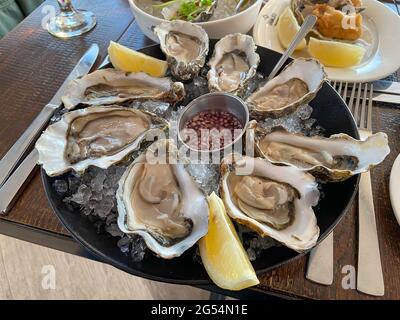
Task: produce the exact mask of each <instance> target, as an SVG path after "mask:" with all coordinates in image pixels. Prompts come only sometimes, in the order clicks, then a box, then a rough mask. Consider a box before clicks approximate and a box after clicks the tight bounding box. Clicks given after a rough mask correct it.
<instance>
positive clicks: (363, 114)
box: [360, 83, 368, 129]
mask: <svg viewBox="0 0 400 320" xmlns="http://www.w3.org/2000/svg"><path fill="white" fill-rule="evenodd" d="M367 94H368V83H366V84H365V86H364V95H363V99H362V101H361V102H362V103H361V117H360V129H366V125H367V119H366V115H367Z"/></svg>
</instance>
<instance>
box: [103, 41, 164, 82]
mask: <svg viewBox="0 0 400 320" xmlns="http://www.w3.org/2000/svg"><path fill="white" fill-rule="evenodd" d="M108 55H109V57H110V61H111V63H112V65H113V66H114V68H116V69H119V70H122V71H126V72H146V73H147V74H149V75H151V76H153V77H163V76H165V73H166V72H167V69H168V64H167V62H166V61H163V60H159V59H156V58H153V57H150V56H148V55H145V54H144V53H141V52H137V51H135V50H132V49H129V48H127V47H125V46H123V45H120V44H118V43H116V42H113V41H111V42H110V46H109V47H108Z"/></svg>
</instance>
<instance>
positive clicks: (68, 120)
mask: <svg viewBox="0 0 400 320" xmlns="http://www.w3.org/2000/svg"><path fill="white" fill-rule="evenodd" d="M167 127H168V124H167V122H166V121H165V120H164V119H161V118H158V117H156V116H155V115H153V114H150V113H148V112H145V111H139V110H135V109H131V108H123V107H118V106H107V107H104V106H100V107H88V108H85V109H80V110H76V111H71V112H69V113H66V114H65V115H64V116H63V117H62V118H61V120H60V121H58V122H56V123H54V124H52V125H50V126H49V127H48V128H47V129H46V131H44V132H43V134H42V135H41V136H40V138H39V139H38V141H37V142H36V149H37V150H38V152H39V161H38V163H39V164H41V165H43V169H44V170H45V171H46V173H47V174H48V175H49V176H57V175H60V174H62V173H64V172H66V171H69V170H74V171H76V172H83V171H85V170H86V168H88V167H89V166H96V167H99V168H103V169H106V168H108V167H109V166H111V165H112V164H114V163H117V162H119V161H121V160H122V159H124V158H125V156H127V155H128V154H130V153H131V152H133V151H134V150H136V149H138V148H139V146H140V143H141V142H142V141H143V140H144V139H145V138H146V136H147V135H148V134H156V133H157V132H159V130H162V129H166V128H167Z"/></svg>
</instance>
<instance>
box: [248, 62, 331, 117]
mask: <svg viewBox="0 0 400 320" xmlns="http://www.w3.org/2000/svg"><path fill="white" fill-rule="evenodd" d="M325 79H326V74H325V71H324V68H323V66H322V65H321V64H320V63H319V62H318V61H317V60H315V59H296V60H294V61H293V62H291V63H290V64H289V65H288V66H287V67H286V68H285V69H284V70H283V71H282V72H281V73H280V74H279V75H277V76H276V77H275V78H273V79H272V80H270V81H268V82H267V83H266V84H264V85H263V86H262V87H261V88H259V89H258V90H257V91H256V92H254V93H253V94H252V95H251V96H250V97H249V98H248V99H247V100H246V102H247V104H248V106H249V110H250V113H251V114H252V116H253V117H255V118H262V119H265V118H266V117H273V118H279V117H282V116H285V115H287V114H289V113H291V112H294V111H295V110H296V109H297V108H298V107H300V106H301V105H304V104H307V103H309V102H310V101H311V100H312V99H314V97H315V96H316V94H317V93H318V91H319V89H320V88H321V87H322V85H323V83H324V81H325Z"/></svg>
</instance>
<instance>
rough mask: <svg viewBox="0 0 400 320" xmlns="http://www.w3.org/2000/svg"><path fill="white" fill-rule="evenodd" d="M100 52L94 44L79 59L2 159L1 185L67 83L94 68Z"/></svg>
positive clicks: (54, 105)
mask: <svg viewBox="0 0 400 320" xmlns="http://www.w3.org/2000/svg"><path fill="white" fill-rule="evenodd" d="M98 53H99V47H98V45H97V44H92V45H91V47H90V48H89V49H88V50H87V51H86V53H85V54H84V55H83V56H82V58H81V59H80V60H79V62H78V64H77V65H76V66H75V68H74V69H73V70H72V72H71V73H70V74H69V76H68V77H67V78H66V79H65V81H64V83H63V84H62V86H61V87H60V88H59V89H58V91H57V92H56V94H55V95H54V97H53V98H52V99H51V101H50V102H49V103H48V104H47V105H45V106H44V108H43V109H42V111H41V112H40V113H39V115H38V116H37V117H36V118H35V120H33V122H32V123H31V124H30V126H29V127H28V128H27V129H26V130H25V132H24V133H23V134H22V135H21V136H20V137H19V139H18V140H17V142H15V143H14V145H13V146H12V147H11V149H10V150H9V151H8V152H7V153H6V155H5V156H4V157H3V158H2V159H1V161H0V187H1V186H2V185H3V184H4V183H5V182H6V180H7V178H8V177H9V176H10V174H11V172H12V171H13V170H14V168H15V167H16V166H17V164H18V162H19V161H20V160H21V159H22V158H23V156H24V155H25V153H26V151H27V150H28V149H29V148H30V147H31V145H32V144H33V143H34V142H35V141H36V138H37V136H38V134H39V133H40V132H41V131H42V130H43V128H44V126H45V125H46V124H47V122H48V121H49V120H50V118H51V116H52V115H53V114H54V112H55V110H57V109H58V108H59V107H60V105H61V96H62V94H63V93H64V89H65V87H66V85H67V84H68V83H69V82H70V81H71V80H73V79H75V78H77V77H79V76H83V75H85V74H87V73H88V72H89V71H90V69H91V68H92V66H93V64H94V63H95V61H96V58H97V55H98Z"/></svg>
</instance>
